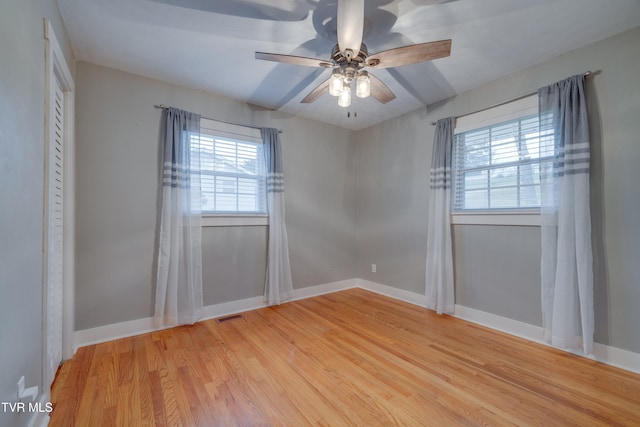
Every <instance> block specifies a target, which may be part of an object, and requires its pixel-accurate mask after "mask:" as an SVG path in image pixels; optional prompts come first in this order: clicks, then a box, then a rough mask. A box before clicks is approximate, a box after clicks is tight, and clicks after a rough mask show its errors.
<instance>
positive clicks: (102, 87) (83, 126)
mask: <svg viewBox="0 0 640 427" xmlns="http://www.w3.org/2000/svg"><path fill="white" fill-rule="evenodd" d="M76 88H77V97H76V112H77V114H76V154H77V168H76V171H77V179H76V183H77V188H76V190H77V192H76V199H77V201H76V205H77V209H76V221H77V224H76V227H77V228H76V251H77V259H76V295H75V298H76V329H77V330H82V329H87V328H92V327H96V326H101V325H107V324H111V323H118V322H123V321H127V320H133V319H140V318H145V317H149V316H151V315H152V314H153V301H154V277H155V269H156V263H155V258H156V253H155V249H154V248H155V245H156V243H155V239H156V228H157V225H158V216H157V212H158V209H157V205H158V189H159V183H158V165H159V157H158V150H159V142H158V133H159V126H160V118H161V110H159V109H155V108H153V105H154V104H165V105H171V106H175V107H179V108H182V109H185V110H189V111H194V112H198V113H200V114H202V115H203V116H206V117H211V118H214V119H220V120H228V121H232V122H236V123H241V124H247V125H255V126H269V127H276V128H280V129H282V130H283V133H282V136H281V137H282V147H283V148H282V150H283V156H284V162H285V165H286V166H285V189H286V193H285V194H286V218H287V229H288V233H289V251H290V255H291V269H292V275H293V283H294V287H295V288H302V287H307V286H312V285H318V284H322V283H329V282H334V281H338V280H344V279H350V278H353V277H355V238H354V236H355V168H354V145H355V144H354V141H352V139H353V137H354V136H353V133H352V132H351V131H348V130H344V129H339V128H336V127H333V126H330V125H326V124H321V123H317V122H314V121H311V120H306V119H300V118H295V117H292V116H288V115H286V114H283V113H278V112H271V111H265V110H261V109H257V108H254V107H251V106H249V105H247V104H243V103H240V102H237V101H234V100H231V99H227V98H223V97H219V96H214V95H211V94H206V93H203V92H199V91H195V90H191V89H187V88H184V87H180V86H176V85H172V84H168V83H164V82H160V81H157V80H152V79H149V78H145V77H141V76H137V75H133V74H128V73H124V72H121V71H116V70H113V69H109V68H104V67H100V66H97V65H93V64H88V63H83V62H79V63H78V64H77V77H76ZM203 257H204V260H203V261H204V269H203V280H204V303H205V305H210V304H218V303H222V302H227V301H233V300H238V299H243V298H249V297H255V296H259V295H262V292H263V288H264V276H265V264H266V227H260V226H253V227H207V228H205V229H204V231H203Z"/></svg>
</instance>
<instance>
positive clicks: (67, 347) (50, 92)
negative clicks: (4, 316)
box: [42, 19, 75, 394]
mask: <svg viewBox="0 0 640 427" xmlns="http://www.w3.org/2000/svg"><path fill="white" fill-rule="evenodd" d="M44 39H45V130H44V135H45V141H44V148H45V188H44V192H45V193H43V196H44V200H45V203H46V201H47V196H46V193H47V192H48V186H47V185H48V184H47V183H48V173H49V172H48V166H47V164H48V163H47V162H48V151H49V147H51V146H52V144H51V139H52V138H54V135H55V134H54V132H53V126H54V123H53V120H52V117H53V110H52V108H53V100H54V99H55V80H57V81H58V84H59V85H60V87H61V88H62V91H63V93H64V117H63V119H64V124H63V125H64V130H63V144H64V145H63V156H64V157H63V162H64V165H63V176H64V180H63V192H64V195H63V209H64V211H63V258H62V259H63V267H62V270H63V279H62V308H61V310H62V358H63V360H65V359H69V358H71V357H72V356H73V354H74V352H75V347H74V340H73V332H74V294H75V247H74V242H75V218H74V212H75V206H74V200H75V196H74V187H75V153H74V151H75V150H74V148H75V142H74V128H75V126H74V115H75V113H74V94H75V83H74V81H73V77H72V75H71V71H70V69H69V66H68V65H67V61H66V59H65V57H64V54H63V52H62V49H61V48H60V44H59V43H58V39H57V38H56V35H55V32H54V30H53V26H52V25H51V22H50V21H49V20H47V19H44ZM44 214H45V216H43V224H44V227H43V242H46V241H47V236H48V234H49V230H48V227H47V223H48V220H47V218H48V206H47V205H46V204H45V206H44ZM47 252H48V248H47V247H46V246H43V258H44V259H43V261H44V263H43V266H44V267H45V268H46V266H47V265H48V261H47ZM43 276H44V280H43V304H42V307H43V308H42V324H43V349H42V366H43V372H42V382H43V394H45V393H46V394H48V393H49V392H50V386H51V381H53V378H47V377H48V375H47V371H48V367H47V366H48V360H47V359H48V355H49V352H48V345H47V331H48V326H49V316H48V305H47V301H46V296H47V286H48V277H47V271H46V269H45V270H44V271H43Z"/></svg>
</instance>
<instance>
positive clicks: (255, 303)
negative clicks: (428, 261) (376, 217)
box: [74, 279, 640, 373]
mask: <svg viewBox="0 0 640 427" xmlns="http://www.w3.org/2000/svg"><path fill="white" fill-rule="evenodd" d="M350 288H362V289H365V290H368V291H371V292H375V293H378V294H381V295H385V296H387V297H389V298H394V299H397V300H400V301H404V302H408V303H410V304H414V305H417V306H420V307H426V302H427V301H426V297H425V296H424V295H422V294H418V293H416V292H411V291H407V290H404V289H398V288H394V287H392V286H388V285H383V284H381V283H376V282H372V281H370V280H365V279H349V280H341V281H339V282H332V283H325V284H322V285H316V286H309V287H306V288H300V289H294V291H293V297H292V299H291V300H292V301H295V300H300V299H305V298H311V297H314V296H318V295H323V294H327V293H331V292H337V291H341V290H345V289H350ZM263 307H266V304H265V302H264V300H263V298H262V297H261V296H260V297H254V298H247V299H243V300H238V301H231V302H225V303H221V304H215V305H210V306H207V307H204V316H203V320H206V319H213V318H216V317H221V316H228V315H231V314H236V313H241V312H244V311H250V310H255V309H258V308H263ZM454 317H457V318H459V319H462V320H466V321H469V322H472V323H476V324H478V325H482V326H486V327H488V328H491V329H495V330H498V331H502V332H505V333H508V334H511V335H515V336H517V337H520V338H524V339H527V340H529V341H534V342H537V343H540V344H544V345H549V344H548V343H547V342H546V341H544V340H543V339H542V328H541V327H539V326H535V325H530V324H528V323H524V322H520V321H517V320H513V319H509V318H506V317H502V316H498V315H496V314H492V313H487V312H485V311H481V310H476V309H474V308H470V307H465V306H462V305H458V304H456V307H455V314H454ZM160 329H162V328H158V327H157V326H156V325H155V324H154V322H153V318H151V317H149V318H145V319H138V320H131V321H128V322H122V323H116V324H113V325H105V326H99V327H97V328H92V329H85V330H82V331H77V332H76V333H75V340H74V341H75V348H74V350H75V349H77V348H78V347H84V346H86V345H91V344H98V343H101V342H106V341H111V340H115V339H119V338H125V337H130V336H134V335H139V334H144V333H147V332H153V331H157V330H160ZM567 351H568V350H567ZM74 352H75V351H74ZM569 352H570V353H573V354H576V355H578V356H582V357H587V358H590V359H593V360H597V361H599V362H602V363H606V364H608V365H612V366H616V367H618V368H622V369H625V370H628V371H632V372H636V373H640V354H638V353H634V352H631V351H627V350H622V349H619V348H616V347H611V346H608V345H604V344H598V343H594V345H593V353H592V354H590V355H588V356H585V355H583V354H581V353H580V352H579V351H575V352H574V351H569Z"/></svg>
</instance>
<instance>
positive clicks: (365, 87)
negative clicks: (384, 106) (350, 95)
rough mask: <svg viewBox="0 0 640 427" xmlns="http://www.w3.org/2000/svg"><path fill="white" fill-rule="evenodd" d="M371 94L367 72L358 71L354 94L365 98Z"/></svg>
mask: <svg viewBox="0 0 640 427" xmlns="http://www.w3.org/2000/svg"><path fill="white" fill-rule="evenodd" d="M369 95H371V80H369V73H367V72H366V71H360V74H358V78H357V79H356V96H357V97H358V98H366V97H368V96H369Z"/></svg>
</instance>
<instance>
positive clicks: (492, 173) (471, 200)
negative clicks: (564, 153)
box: [452, 115, 554, 210]
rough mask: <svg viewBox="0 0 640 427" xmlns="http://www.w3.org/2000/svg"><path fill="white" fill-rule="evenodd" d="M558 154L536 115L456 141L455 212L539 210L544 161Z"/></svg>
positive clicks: (549, 131)
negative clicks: (541, 171)
mask: <svg viewBox="0 0 640 427" xmlns="http://www.w3.org/2000/svg"><path fill="white" fill-rule="evenodd" d="M553 150H554V148H553V129H552V125H551V124H550V123H547V122H545V123H543V125H542V126H541V125H540V121H539V119H538V116H537V115H531V116H527V117H523V118H521V119H516V120H511V121H509V122H505V123H499V124H497V125H493V126H489V127H486V128H482V129H477V130H472V131H468V132H465V133H462V134H458V135H456V136H455V139H454V158H453V175H452V176H453V179H454V182H453V192H454V194H453V197H452V204H453V209H454V210H465V209H521V208H526V209H531V208H538V207H540V160H541V161H542V164H546V163H548V162H550V161H552V155H553Z"/></svg>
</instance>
